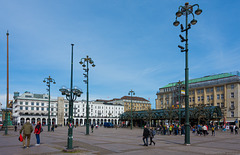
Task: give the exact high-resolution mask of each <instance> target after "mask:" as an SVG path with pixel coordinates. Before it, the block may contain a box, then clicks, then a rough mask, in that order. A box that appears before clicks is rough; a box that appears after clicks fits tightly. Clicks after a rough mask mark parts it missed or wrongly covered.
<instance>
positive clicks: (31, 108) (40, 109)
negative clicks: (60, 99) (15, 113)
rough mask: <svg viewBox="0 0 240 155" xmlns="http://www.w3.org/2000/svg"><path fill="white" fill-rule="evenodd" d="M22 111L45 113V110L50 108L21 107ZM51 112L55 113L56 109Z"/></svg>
mask: <svg viewBox="0 0 240 155" xmlns="http://www.w3.org/2000/svg"><path fill="white" fill-rule="evenodd" d="M20 110H37V111H44V110H48V108H41V107H23V106H20ZM50 110H51V111H54V110H55V109H54V108H51V109H50Z"/></svg>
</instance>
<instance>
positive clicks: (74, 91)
mask: <svg viewBox="0 0 240 155" xmlns="http://www.w3.org/2000/svg"><path fill="white" fill-rule="evenodd" d="M71 45H72V56H71V84H70V89H68V88H65V87H62V88H61V89H59V91H60V92H61V93H62V95H66V99H67V100H68V101H69V115H68V121H69V122H68V141H67V149H68V150H71V149H73V146H72V143H73V102H74V101H76V99H77V97H80V96H81V94H82V93H83V92H82V91H81V90H80V89H78V88H77V87H74V88H73V45H74V44H71Z"/></svg>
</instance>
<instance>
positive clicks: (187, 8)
mask: <svg viewBox="0 0 240 155" xmlns="http://www.w3.org/2000/svg"><path fill="white" fill-rule="evenodd" d="M195 6H197V10H196V11H195V14H196V15H200V14H201V13H202V10H201V9H199V5H198V4H194V5H189V3H185V5H184V6H179V8H178V11H177V13H176V20H175V22H174V23H173V25H174V26H178V25H179V24H180V22H179V21H178V20H177V18H178V17H181V16H182V15H184V16H186V25H185V29H184V27H183V25H182V24H181V32H184V31H185V32H186V37H185V38H184V37H182V35H179V37H180V38H181V42H185V48H184V47H182V46H180V45H178V47H179V48H180V49H181V52H185V56H186V58H185V59H186V68H185V129H186V134H185V144H186V145H190V124H189V96H188V83H189V68H188V30H189V29H190V28H191V24H192V25H195V24H196V23H197V20H196V19H195V18H194V14H193V7H195ZM190 14H191V15H192V16H193V20H192V21H191V22H190V23H191V24H190V23H188V15H190Z"/></svg>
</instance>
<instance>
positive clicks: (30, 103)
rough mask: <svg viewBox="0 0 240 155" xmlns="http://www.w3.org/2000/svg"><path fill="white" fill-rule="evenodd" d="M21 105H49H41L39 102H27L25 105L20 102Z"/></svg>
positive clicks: (44, 104)
mask: <svg viewBox="0 0 240 155" xmlns="http://www.w3.org/2000/svg"><path fill="white" fill-rule="evenodd" d="M20 105H33V106H47V105H48V103H39V102H36V103H35V102H25V104H24V102H22V101H21V102H20ZM56 106H57V104H56Z"/></svg>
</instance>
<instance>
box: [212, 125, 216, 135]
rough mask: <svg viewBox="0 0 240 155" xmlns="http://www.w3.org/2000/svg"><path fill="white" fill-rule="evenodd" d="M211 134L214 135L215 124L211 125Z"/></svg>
mask: <svg viewBox="0 0 240 155" xmlns="http://www.w3.org/2000/svg"><path fill="white" fill-rule="evenodd" d="M212 136H215V126H214V125H212Z"/></svg>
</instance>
